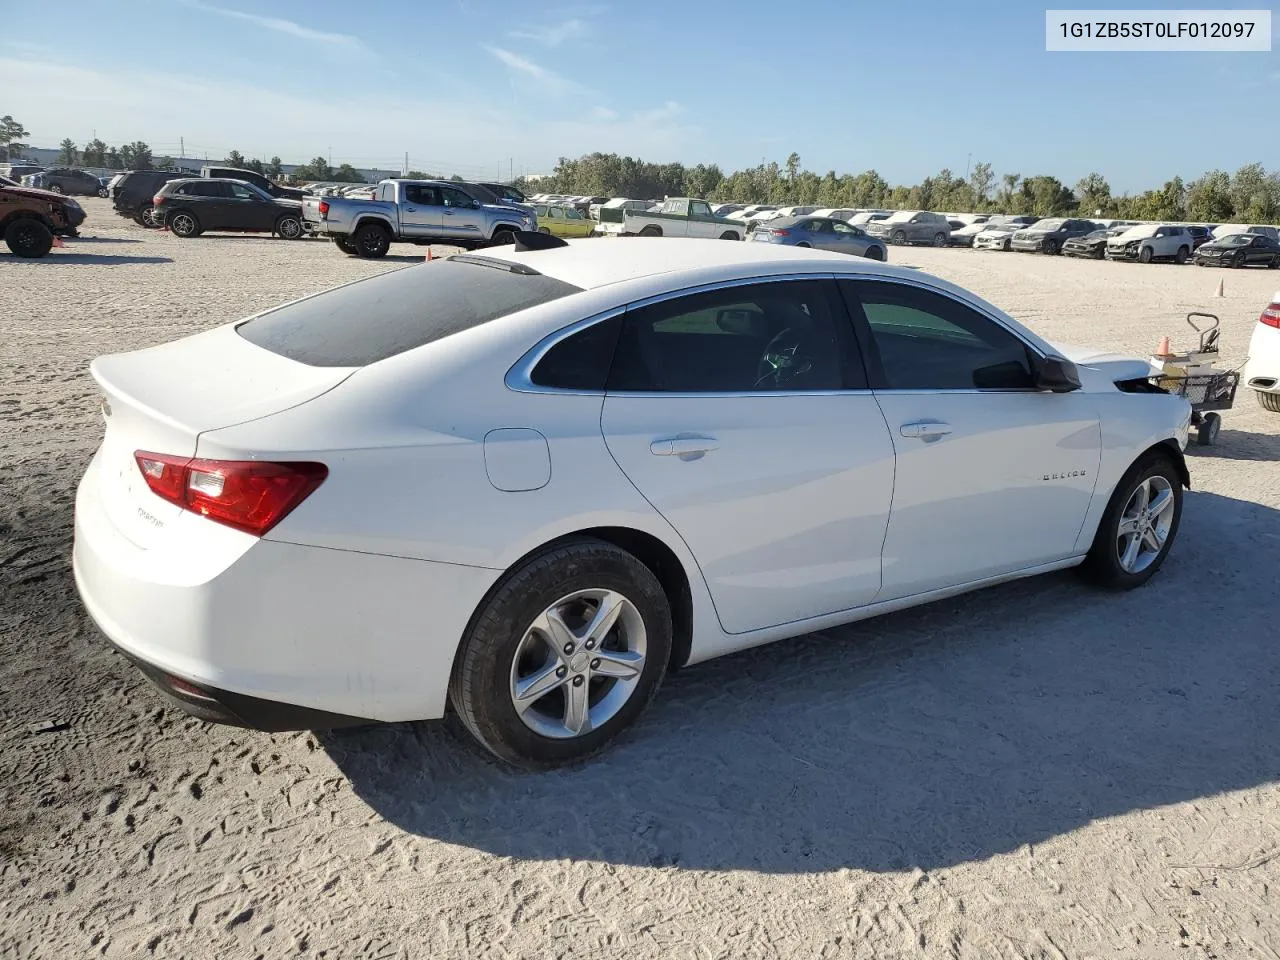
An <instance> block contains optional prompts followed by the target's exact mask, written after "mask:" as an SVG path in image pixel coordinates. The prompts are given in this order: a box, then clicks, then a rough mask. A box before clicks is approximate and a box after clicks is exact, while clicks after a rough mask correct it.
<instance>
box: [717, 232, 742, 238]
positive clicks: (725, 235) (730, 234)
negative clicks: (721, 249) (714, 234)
mask: <svg viewBox="0 0 1280 960" xmlns="http://www.w3.org/2000/svg"><path fill="white" fill-rule="evenodd" d="M720 239H721V240H741V239H742V237H741V236H740V235H738V234H736V233H734V232H733V231H732V230H726V231H725V232H724V233H722V234H720Z"/></svg>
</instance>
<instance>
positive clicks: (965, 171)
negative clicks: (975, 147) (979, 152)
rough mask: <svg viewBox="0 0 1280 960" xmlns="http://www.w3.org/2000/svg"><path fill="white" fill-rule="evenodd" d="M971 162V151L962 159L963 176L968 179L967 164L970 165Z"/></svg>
mask: <svg viewBox="0 0 1280 960" xmlns="http://www.w3.org/2000/svg"><path fill="white" fill-rule="evenodd" d="M971 163H973V154H972V153H970V154H969V156H968V157H967V158H966V159H965V161H964V178H965V179H966V180H968V179H969V165H970V164H971Z"/></svg>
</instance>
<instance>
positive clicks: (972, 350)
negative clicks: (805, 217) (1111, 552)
mask: <svg viewBox="0 0 1280 960" xmlns="http://www.w3.org/2000/svg"><path fill="white" fill-rule="evenodd" d="M841 287H842V289H843V290H844V291H845V293H846V295H847V300H848V303H849V309H850V312H851V313H852V314H853V317H854V324H855V327H856V328H857V329H858V331H859V337H860V340H861V342H862V343H863V346H864V350H865V352H866V355H867V368H868V372H869V374H870V377H871V383H872V386H873V387H874V388H875V392H876V398H877V400H878V401H879V403H880V408H881V409H882V410H883V411H884V417H885V420H886V422H887V423H888V425H889V430H890V432H891V434H892V436H893V444H894V448H895V450H896V452H897V473H896V479H895V482H894V493H893V512H892V515H891V516H890V519H889V530H888V533H887V535H886V537H885V544H884V586H883V588H882V590H881V592H880V595H879V598H878V599H881V600H891V599H895V598H898V597H906V596H912V595H915V594H920V593H926V592H928V591H931V590H938V589H941V588H945V587H951V586H957V585H960V584H964V583H969V582H972V581H975V580H981V579H983V578H986V577H991V576H996V575H1000V574H1003V573H1009V572H1013V571H1016V570H1022V569H1026V568H1030V567H1034V566H1037V565H1040V564H1045V563H1051V562H1054V561H1057V560H1063V559H1066V558H1068V557H1071V556H1072V555H1073V551H1074V547H1075V543H1076V540H1077V538H1078V537H1079V535H1080V529H1081V525H1082V524H1083V523H1084V518H1085V513H1086V511H1087V510H1088V508H1089V502H1090V499H1091V498H1092V496H1093V486H1094V480H1095V477H1096V474H1097V469H1098V463H1099V458H1100V450H1101V440H1100V430H1099V421H1098V415H1097V412H1096V404H1095V403H1094V402H1093V401H1092V400H1091V399H1090V398H1089V397H1088V396H1086V395H1083V394H1081V393H1078V392H1076V393H1049V392H1045V391H1040V390H1037V389H1036V388H1035V387H1034V386H1033V381H1034V375H1033V372H1032V370H1033V363H1034V356H1035V355H1034V351H1032V350H1031V348H1030V347H1029V346H1028V345H1027V344H1026V343H1024V342H1023V340H1022V339H1021V338H1020V337H1018V336H1017V335H1015V334H1014V333H1013V332H1012V331H1011V330H1009V329H1008V328H1006V327H1005V326H1003V325H1002V324H1000V323H999V322H997V321H996V320H995V319H994V318H992V317H989V316H987V315H986V314H984V313H981V312H979V311H978V310H977V309H976V308H974V307H973V306H970V305H968V304H965V303H962V302H960V301H959V300H958V299H956V298H954V297H952V296H950V295H947V294H944V293H942V292H941V291H938V290H932V289H928V288H926V287H925V286H922V285H919V284H916V283H911V282H906V281H893V280H888V279H885V280H870V279H868V280H857V281H841Z"/></svg>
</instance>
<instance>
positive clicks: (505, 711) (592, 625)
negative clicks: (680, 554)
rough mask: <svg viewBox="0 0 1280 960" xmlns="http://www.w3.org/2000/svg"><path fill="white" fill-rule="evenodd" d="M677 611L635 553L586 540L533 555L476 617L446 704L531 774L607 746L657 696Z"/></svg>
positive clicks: (494, 748)
mask: <svg viewBox="0 0 1280 960" xmlns="http://www.w3.org/2000/svg"><path fill="white" fill-rule="evenodd" d="M670 653H671V607H670V605H669V603H668V601H667V597H666V594H665V593H664V592H663V590H662V585H661V584H660V583H659V582H658V579H657V577H655V576H654V574H653V571H651V570H650V569H649V568H648V567H647V566H645V565H644V564H643V563H641V562H640V561H639V560H638V559H636V558H635V557H634V556H633V555H631V554H630V553H628V552H627V551H625V550H622V549H621V548H619V547H616V546H614V545H612V544H609V543H605V542H604V541H601V540H595V539H589V538H582V539H575V540H571V541H566V542H565V543H563V544H561V545H559V546H556V547H554V548H551V549H548V550H546V551H545V552H542V553H539V554H535V555H534V556H532V557H530V558H529V559H528V560H526V561H524V562H523V563H522V564H521V565H520V566H518V567H516V568H515V569H513V570H512V571H511V572H510V573H509V574H508V575H507V576H506V577H505V579H504V580H503V581H501V582H500V584H499V586H498V587H497V589H495V590H494V591H493V592H492V593H491V594H490V596H489V597H488V599H487V600H486V601H485V602H484V605H483V606H482V607H481V609H480V610H479V611H477V613H476V616H475V617H474V618H473V620H472V623H471V625H470V627H469V628H468V631H467V634H466V636H465V637H464V638H463V642H462V646H461V648H460V650H459V652H458V656H457V660H456V662H455V664H454V670H453V676H452V677H451V679H450V683H449V698H450V702H451V703H452V704H453V708H454V710H455V711H457V714H458V716H459V717H460V719H461V720H462V722H463V724H464V725H465V726H466V728H467V729H468V730H469V731H470V732H471V733H472V735H474V736H475V738H476V739H477V740H479V741H480V743H481V744H483V745H484V746H485V747H486V748H487V749H488V750H489V751H491V752H492V753H493V754H495V755H496V756H498V757H500V758H502V759H503V760H506V761H508V762H509V763H513V764H515V765H517V766H521V767H527V768H539V767H550V766H555V765H557V764H563V763H570V762H573V761H575V760H581V759H583V758H585V757H588V756H590V755H591V754H593V753H595V752H596V751H598V750H600V749H602V748H603V747H604V746H605V745H606V744H608V743H609V741H611V740H612V739H613V738H614V737H615V736H616V735H617V734H619V733H620V732H621V731H622V730H623V729H625V728H626V727H627V726H629V725H630V724H631V723H632V722H633V721H634V720H635V719H636V717H638V716H639V715H640V713H641V711H643V710H644V708H645V707H646V706H647V705H648V703H649V701H650V700H651V699H653V695H654V694H655V693H656V692H657V689H658V685H659V684H660V683H661V681H662V677H663V674H664V673H665V672H666V666H667V660H668V658H669V656H670Z"/></svg>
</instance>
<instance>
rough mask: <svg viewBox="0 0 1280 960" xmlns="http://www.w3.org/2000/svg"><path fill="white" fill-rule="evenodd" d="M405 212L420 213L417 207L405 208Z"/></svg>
mask: <svg viewBox="0 0 1280 960" xmlns="http://www.w3.org/2000/svg"><path fill="white" fill-rule="evenodd" d="M405 210H406V211H408V212H409V213H417V212H418V208H417V207H405Z"/></svg>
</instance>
